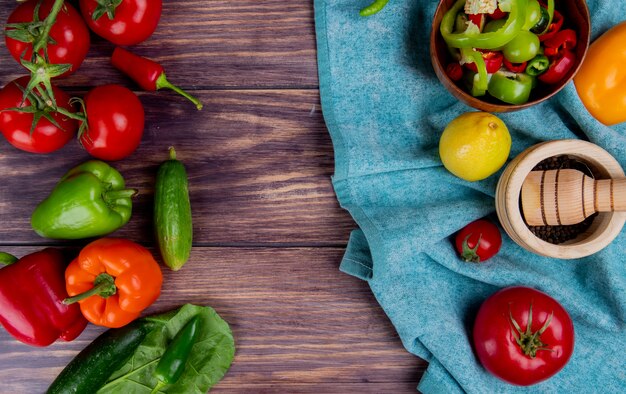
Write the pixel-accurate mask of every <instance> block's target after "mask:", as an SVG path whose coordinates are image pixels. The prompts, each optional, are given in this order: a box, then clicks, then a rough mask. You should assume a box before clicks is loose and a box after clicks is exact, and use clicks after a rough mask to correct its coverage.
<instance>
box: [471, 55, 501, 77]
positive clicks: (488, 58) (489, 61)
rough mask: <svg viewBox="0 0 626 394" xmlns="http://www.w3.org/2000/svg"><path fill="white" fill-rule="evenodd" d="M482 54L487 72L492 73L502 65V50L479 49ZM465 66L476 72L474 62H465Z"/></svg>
mask: <svg viewBox="0 0 626 394" xmlns="http://www.w3.org/2000/svg"><path fill="white" fill-rule="evenodd" d="M481 52H482V54H483V59H484V60H485V66H486V67H487V73H489V74H493V73H495V72H496V71H498V70H499V69H500V67H502V60H503V59H504V56H502V52H495V51H481ZM465 67H467V68H468V69H470V70H472V71H474V72H475V73H476V72H478V67H476V63H465Z"/></svg>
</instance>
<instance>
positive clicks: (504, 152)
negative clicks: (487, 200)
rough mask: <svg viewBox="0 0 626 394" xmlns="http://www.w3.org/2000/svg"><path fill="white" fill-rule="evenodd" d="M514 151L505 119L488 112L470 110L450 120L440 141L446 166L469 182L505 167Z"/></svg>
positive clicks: (440, 149) (442, 157)
mask: <svg viewBox="0 0 626 394" xmlns="http://www.w3.org/2000/svg"><path fill="white" fill-rule="evenodd" d="M510 151H511V135H510V134H509V129H508V128H507V127H506V125H505V124H504V122H503V121H502V120H500V118H498V117H497V116H495V115H492V114H490V113H487V112H466V113H464V114H462V115H459V116H458V117H456V118H455V119H454V120H453V121H452V122H450V123H449V124H448V125H447V126H446V128H445V130H444V131H443V134H442V135H441V139H440V140H439V156H440V157H441V161H442V162H443V165H444V167H445V168H446V169H447V170H448V171H450V172H451V173H453V174H454V175H456V176H458V177H459V178H461V179H465V180H467V181H479V180H481V179H485V178H487V177H489V176H490V175H493V174H494V173H495V172H496V171H498V170H499V169H500V167H502V165H503V164H504V163H505V162H506V159H507V158H508V157H509V152H510Z"/></svg>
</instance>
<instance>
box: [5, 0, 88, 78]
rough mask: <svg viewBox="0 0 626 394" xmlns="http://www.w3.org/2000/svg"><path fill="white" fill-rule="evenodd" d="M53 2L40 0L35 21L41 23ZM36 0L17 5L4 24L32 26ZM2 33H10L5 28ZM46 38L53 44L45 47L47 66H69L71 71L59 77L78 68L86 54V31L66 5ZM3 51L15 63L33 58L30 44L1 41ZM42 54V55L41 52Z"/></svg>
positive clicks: (66, 4) (68, 72)
mask: <svg viewBox="0 0 626 394" xmlns="http://www.w3.org/2000/svg"><path fill="white" fill-rule="evenodd" d="M53 3H54V0H44V1H43V3H42V5H41V8H40V9H39V20H40V21H41V20H43V19H45V17H46V16H48V14H49V13H50V10H51V9H52V5H53ZM36 5H37V1H36V0H31V1H27V2H26V3H23V4H21V5H19V6H18V7H17V8H16V9H15V10H14V11H13V12H12V13H11V15H10V16H9V19H8V20H7V23H24V22H32V21H33V20H34V17H35V6H36ZM6 30H12V29H11V28H7V29H6ZM50 38H52V39H53V40H54V44H52V43H50V44H48V57H49V61H50V63H51V64H71V65H72V68H71V69H70V70H69V71H67V72H65V73H64V74H62V76H68V75H70V74H72V73H74V72H76V70H78V68H79V67H80V65H81V64H82V63H83V60H85V56H87V52H88V51H89V29H87V26H86V25H85V22H84V21H83V18H81V16H80V14H79V13H78V11H76V9H75V8H74V7H72V6H71V5H70V4H68V3H67V2H66V3H65V8H63V9H61V11H60V12H59V14H58V15H57V20H56V22H55V24H54V25H53V26H52V29H51V30H50ZM5 41H6V45H7V48H8V49H9V52H11V56H13V58H14V59H15V60H17V61H18V62H20V58H22V59H26V60H31V56H32V54H33V52H32V51H33V45H32V43H27V42H20V41H17V40H14V39H13V38H9V37H8V36H6V37H5ZM42 52H43V51H42Z"/></svg>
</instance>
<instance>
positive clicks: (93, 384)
mask: <svg viewBox="0 0 626 394" xmlns="http://www.w3.org/2000/svg"><path fill="white" fill-rule="evenodd" d="M155 327H157V324H156V323H154V322H150V321H145V320H136V321H134V322H132V323H130V324H128V325H126V326H124V327H122V328H113V329H110V330H108V331H105V332H104V333H103V334H102V335H100V336H99V337H98V338H96V339H95V340H94V341H93V342H91V343H90V344H89V345H88V346H87V347H86V348H85V349H83V350H82V351H81V352H80V353H78V355H77V356H76V357H74V359H73V360H72V361H70V363H69V364H68V365H67V366H66V367H65V369H63V371H61V373H60V374H59V376H57V378H56V379H55V380H54V382H52V384H51V385H50V387H49V388H48V391H47V393H48V394H61V393H62V394H65V393H68V394H69V393H74V394H82V393H85V394H93V393H95V392H96V391H98V390H99V389H100V388H101V387H102V386H103V385H104V384H105V383H106V381H107V380H108V379H109V377H110V376H111V374H113V372H115V371H117V370H118V369H120V368H121V367H122V366H123V365H124V364H126V362H127V361H128V360H129V359H130V358H131V357H132V355H133V354H134V353H135V350H137V348H138V347H139V345H140V344H141V342H143V340H144V339H145V338H146V335H148V334H149V333H150V332H151V331H152V330H153V329H154V328H155Z"/></svg>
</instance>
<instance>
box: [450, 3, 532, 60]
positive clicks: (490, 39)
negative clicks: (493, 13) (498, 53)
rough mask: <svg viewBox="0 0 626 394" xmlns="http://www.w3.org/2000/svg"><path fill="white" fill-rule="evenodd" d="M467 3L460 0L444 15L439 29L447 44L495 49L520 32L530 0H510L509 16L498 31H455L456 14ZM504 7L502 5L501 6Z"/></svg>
mask: <svg viewBox="0 0 626 394" xmlns="http://www.w3.org/2000/svg"><path fill="white" fill-rule="evenodd" d="M464 5H465V0H458V1H457V2H456V3H455V4H454V5H453V6H452V8H450V9H449V10H448V11H447V12H446V13H445V14H444V16H443V18H442V20H441V25H440V26H439V31H440V32H441V35H442V36H443V39H444V40H445V42H446V44H448V46H451V47H454V48H480V49H495V48H499V47H501V46H503V45H505V44H506V43H508V42H509V41H511V40H512V39H513V38H514V37H515V36H516V35H517V33H519V32H520V30H521V29H522V27H523V26H524V23H525V22H526V8H527V6H528V0H509V1H507V8H508V7H509V6H510V11H509V17H508V18H507V20H506V23H505V24H504V25H503V26H502V28H500V29H499V30H497V31H494V32H487V33H481V32H480V30H479V29H478V28H474V29H472V28H468V29H467V30H465V31H464V32H463V33H455V32H454V27H455V22H456V16H457V13H458V12H459V11H461V9H462V8H463V6H464ZM500 8H501V9H502V6H500Z"/></svg>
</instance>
